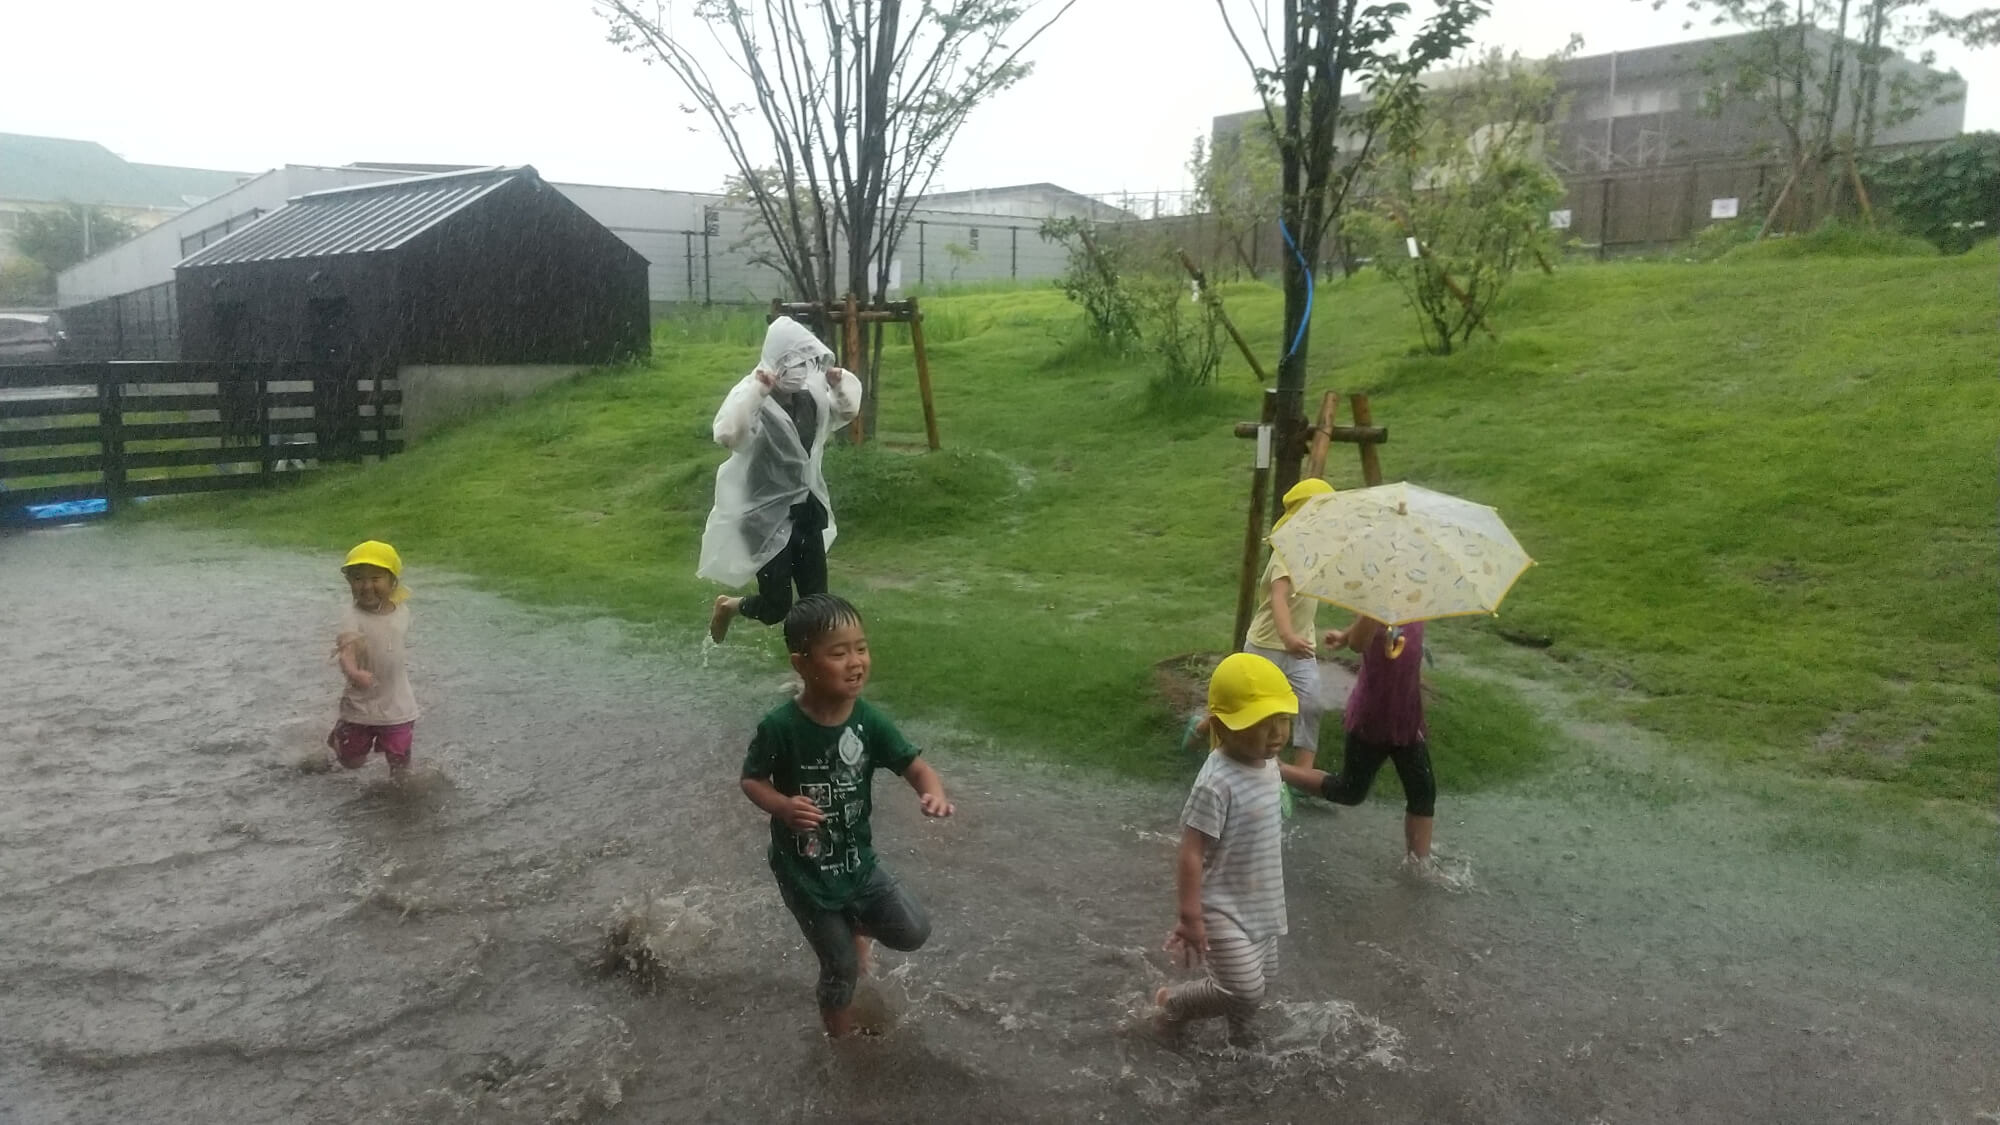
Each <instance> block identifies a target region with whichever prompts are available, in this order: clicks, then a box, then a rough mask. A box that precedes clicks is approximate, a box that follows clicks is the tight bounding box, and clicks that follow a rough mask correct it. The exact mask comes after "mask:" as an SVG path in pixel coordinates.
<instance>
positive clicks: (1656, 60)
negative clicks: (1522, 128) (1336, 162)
mask: <svg viewBox="0 0 2000 1125" xmlns="http://www.w3.org/2000/svg"><path fill="white" fill-rule="evenodd" d="M1756 34H1757V33H1747V34H1743V35H1729V36H1718V37H1715V38H1709V39H1700V40H1695V41H1692V42H1687V43H1674V44H1668V45H1665V46H1659V47H1647V48H1643V49H1641V50H1637V51H1615V52H1612V53H1609V54H1602V55H1589V56H1584V57H1580V58H1573V59H1568V60H1565V61H1563V62H1561V63H1559V64H1558V68H1557V82H1558V95H1559V98H1560V104H1561V106H1562V109H1561V111H1560V114H1559V116H1558V118H1557V119H1556V121H1554V122H1553V123H1552V124H1551V127H1550V128H1549V130H1548V135H1547V140H1546V144H1545V149H1544V151H1545V153H1546V155H1547V157H1548V160H1549V163H1550V166H1551V167H1552V168H1554V169H1555V171H1556V172H1557V173H1558V174H1560V175H1561V176H1562V177H1563V180H1564V183H1565V184H1566V186H1567V187H1568V189H1569V193H1568V199H1567V200H1566V201H1565V203H1564V204H1563V206H1562V208H1561V209H1560V210H1559V211H1558V212H1557V216H1556V217H1558V218H1559V219H1560V221H1561V222H1563V223H1566V224H1567V225H1568V226H1569V228H1570V229H1572V230H1574V231H1575V232H1576V233H1577V236H1578V237H1580V238H1582V239H1583V240H1584V241H1586V242H1601V243H1602V244H1605V245H1611V246H1619V245H1633V246H1638V245H1655V244H1658V243H1662V242H1673V241H1678V240H1680V239H1683V238H1686V237H1688V236H1689V235H1691V234H1692V233H1694V231H1695V230H1698V229H1699V228H1700V226H1702V225H1704V224H1706V223H1707V222H1708V221H1710V219H1711V215H1713V216H1714V217H1716V218H1723V217H1727V216H1728V215H1733V214H1735V213H1737V211H1738V209H1739V208H1740V209H1741V210H1742V211H1743V212H1745V213H1747V212H1748V211H1749V210H1750V209H1751V208H1752V207H1753V206H1754V205H1755V203H1756V201H1757V199H1758V198H1760V197H1762V196H1764V195H1766V194H1771V193H1775V192H1776V191H1777V190H1778V188H1779V186H1780V185H1781V184H1782V182H1783V181H1784V179H1785V178H1786V175H1787V169H1786V168H1785V167H1784V162H1785V159H1786V157H1785V155H1784V153H1785V145H1784V137H1783V134H1782V132H1781V131H1780V129H1779V128H1778V126H1777V124H1776V123H1775V122H1772V121H1770V120H1768V119H1767V116H1766V115H1765V113H1764V111H1763V109H1762V108H1761V107H1760V106H1757V105H1755V104H1753V103H1750V102H1748V101H1744V100H1735V101H1730V102H1726V103H1723V104H1722V105H1720V106H1719V107H1717V108H1716V109H1714V110H1711V108H1710V107H1709V101H1710V97H1709V91H1710V89H1711V88H1712V87H1713V86H1714V85H1715V83H1716V78H1715V77H1714V76H1713V75H1711V74H1710V73H1709V68H1710V66H1711V64H1712V62H1713V60H1716V59H1718V58H1721V57H1723V56H1725V55H1727V54H1728V53H1729V52H1730V51H1731V49H1732V48H1740V47H1741V46H1742V45H1743V44H1744V43H1745V42H1747V41H1749V40H1751V39H1753V38H1754V37H1755V35H1756ZM1806 34H1807V38H1808V41H1809V42H1810V43H1812V44H1813V45H1814V46H1815V47H1816V49H1818V50H1819V51H1821V52H1826V51H1829V50H1830V48H1831V47H1832V45H1833V44H1834V37H1833V36H1832V35H1830V34H1828V33H1826V32H1822V31H1817V30H1808V32H1807V33H1806ZM1852 65H1853V64H1852V62H1851V61H1850V67H1852ZM1882 72H1883V73H1882V81H1883V91H1884V93H1883V95H1882V102H1881V104H1882V106H1883V107H1884V108H1883V116H1884V117H1887V106H1888V100H1889V99H1888V93H1887V91H1888V90H1889V89H1890V87H1891V85H1892V84H1894V83H1897V82H1899V81H1900V82H1907V83H1910V84H1912V85H1935V87H1936V90H1935V92H1934V93H1933V94H1932V96H1931V97H1930V98H1929V99H1927V100H1926V101H1925V102H1924V104H1922V105H1921V106H1919V107H1917V111H1916V112H1915V113H1914V115H1912V116H1910V117H1909V119H1908V120H1903V121H1896V122H1893V123H1891V122H1889V121H1886V120H1885V121H1884V122H1883V123H1882V124H1881V125H1880V126H1879V127H1878V128H1877V129H1876V131H1875V138H1874V141H1875V146H1874V147H1875V149H1876V150H1882V149H1897V148H1908V147H1914V146H1923V145H1930V144H1937V143H1940V142H1943V141H1948V140H1950V139H1952V138H1953V137H1956V136H1958V135H1959V133H1960V132H1961V131H1963V129H1964V126H1965V92H1966V86H1965V83H1964V82H1963V81H1961V80H1959V79H1956V78H1953V77H1951V76H1949V75H1947V74H1944V73H1942V72H1939V71H1936V70H1933V69H1931V68H1930V67H1927V66H1924V65H1923V64H1921V63H1918V62H1914V61H1912V60H1910V59H1906V58H1903V57H1901V56H1894V55H1892V56H1891V57H1889V58H1888V59H1886V60H1885V61H1884V62H1883V64H1882ZM1468 73H1470V72H1469V71H1444V72H1439V73H1437V74H1432V75H1427V76H1426V78H1425V82H1426V85H1427V86H1428V87H1429V88H1430V89H1431V90H1432V91H1434V92H1439V91H1448V90H1449V89H1450V88H1451V86H1452V84H1453V83H1454V82H1455V81H1458V80H1461V79H1462V78H1463V77H1464V76H1465V75H1467V74H1468ZM1349 100H1350V102H1351V104H1352V107H1353V108H1355V109H1359V108H1360V107H1361V106H1362V105H1364V104H1365V102H1364V101H1363V100H1362V99H1360V98H1351V99H1349ZM1263 117H1264V111H1263V110H1261V109H1257V110H1251V111H1247V112H1243V113H1231V114H1225V115H1223V116H1219V117H1217V118H1215V120H1214V124H1213V131H1212V137H1211V145H1212V146H1213V148H1214V150H1215V151H1217V152H1219V153H1222V152H1227V151H1230V150H1232V149H1233V148H1234V146H1236V145H1238V144H1241V143H1243V142H1244V138H1245V136H1246V134H1245V130H1246V128H1247V127H1248V126H1249V125H1250V124H1251V123H1253V122H1258V121H1262V120H1263ZM1842 117H1843V120H1842V122H1841V125H1842V127H1845V125H1846V121H1845V117H1846V113H1845V112H1844V111H1843V114H1842ZM1343 147H1344V148H1349V149H1351V148H1352V147H1354V143H1353V141H1352V140H1350V141H1349V142H1348V143H1346V144H1344V145H1343Z"/></svg>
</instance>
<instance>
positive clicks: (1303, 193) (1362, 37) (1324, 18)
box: [1216, 0, 1487, 515]
mask: <svg viewBox="0 0 2000 1125" xmlns="http://www.w3.org/2000/svg"><path fill="white" fill-rule="evenodd" d="M1282 6H1283V10H1282V14H1281V17H1282V18H1281V21H1280V24H1279V26H1278V27H1276V28H1273V27H1272V26H1271V24H1270V21H1269V20H1268V19H1267V18H1266V16H1265V12H1266V11H1267V10H1268V9H1267V8H1266V7H1265V5H1264V4H1263V3H1262V2H1261V0H1216V7H1217V8H1218V9H1219V10H1220V11H1221V12H1222V19H1223V23H1224V25H1225V26H1226V27H1227V28H1228V30H1229V36H1230V38H1231V39H1232V40H1233V41H1234V42H1235V44H1236V47H1237V50H1238V51H1239V52H1240V53H1241V54H1242V56H1243V61H1244V62H1245V63H1246V64H1247V65H1248V66H1249V68H1250V74H1251V78H1252V79H1253V81H1254V82H1255V85H1256V88H1257V96H1258V99H1259V100H1260V101H1261V102H1262V103H1263V109H1264V121H1265V124H1266V126H1267V127H1268V128H1269V129H1270V132H1271V136H1272V137H1273V138H1274V139H1275V141H1276V143H1277V149H1278V168H1279V191H1280V197H1279V215H1280V222H1281V224H1282V229H1283V231H1284V233H1285V239H1286V242H1287V244H1288V248H1289V249H1290V250H1291V256H1289V257H1287V258H1286V259H1285V319H1284V330H1283V335H1282V336H1281V337H1280V340H1279V344H1280V347H1282V348H1283V349H1284V350H1283V351H1282V352H1281V353H1280V355H1281V358H1280V359H1279V361H1278V390H1277V394H1278V401H1277V433H1276V435H1275V437H1276V439H1277V440H1276V443H1275V445H1276V450H1277V457H1278V460H1277V468H1276V473H1275V479H1274V481H1273V482H1272V488H1271V495H1272V513H1273V515H1275V514H1276V513H1277V512H1278V511H1280V510H1281V508H1282V499H1281V498H1282V497H1283V496H1284V494H1285V492H1286V491H1287V490H1288V489H1290V488H1291V486H1292V485H1293V484H1296V483H1297V482H1298V477H1299V462H1300V461H1301V460H1302V459H1303V458H1304V457H1305V451H1306V436H1307V432H1308V431H1307V427H1306V419H1305V385H1306V356H1307V349H1308V345H1309V344H1310V343H1311V339H1310V337H1311V331H1312V324H1311V322H1310V319H1309V316H1308V313H1309V303H1310V301H1311V293H1312V267H1311V265H1310V264H1309V263H1312V262H1317V261H1318V260H1319V252H1320V245H1321V243H1322V242H1323V241H1324V240H1325V238H1326V234H1327V231H1328V230H1329V229H1331V228H1333V227H1334V225H1335V223H1336V221H1337V220H1338V219H1339V217H1340V213H1341V211H1342V209H1343V208H1344V207H1345V206H1346V203H1347V196H1348V192H1349V190H1350V189H1352V187H1353V186H1354V179H1355V177H1356V176H1357V175H1358V174H1359V172H1360V170H1361V168H1362V167H1363V166H1364V165H1365V164H1366V161H1367V155H1368V151H1369V149H1370V147H1371V146H1372V145H1373V144H1374V142H1375V135H1376V133H1377V131H1378V130H1379V129H1380V128H1381V126H1382V123H1383V122H1384V121H1386V120H1389V119H1390V118H1391V116H1393V115H1394V114H1396V113H1398V112H1401V111H1402V109H1403V107H1405V106H1407V105H1408V104H1409V103H1410V102H1412V101H1414V100H1416V99H1418V98H1420V97H1421V96H1422V92H1423V87H1422V83H1421V81H1420V78H1421V76H1422V74H1423V72H1424V71H1425V70H1427V69H1429V68H1430V67H1432V66H1435V65H1437V64H1439V63H1441V62H1443V61H1445V60H1446V59H1449V58H1450V57H1451V56H1452V55H1453V54H1455V53H1456V52H1458V51H1459V50H1460V49H1461V48H1463V47H1464V46H1465V45H1466V44H1467V43H1468V42H1470V38H1469V35H1468V32H1469V30H1470V28H1471V27H1472V25H1473V24H1474V23H1475V22H1477V21H1478V20H1479V19H1480V17H1482V16H1484V15H1485V14H1486V9H1487V5H1486V3H1484V2H1483V0H1432V6H1433V9H1434V10H1433V12H1432V14H1431V16H1430V18H1429V19H1428V20H1426V21H1424V22H1423V23H1422V24H1421V25H1420V26H1419V27H1417V28H1416V30H1415V32H1414V34H1412V35H1410V37H1409V39H1408V41H1407V42H1406V43H1402V44H1400V45H1398V43H1397V40H1398V38H1399V37H1400V36H1401V35H1402V34H1403V33H1404V32H1405V31H1406V25H1407V24H1408V22H1409V20H1410V5H1408V4H1403V3H1372V4H1369V5H1367V6H1366V7H1364V6H1363V5H1362V4H1361V0H1282ZM1232 7H1233V8H1235V9H1237V14H1236V15H1234V16H1232V15H1231V9H1232ZM1239 23H1241V24H1243V25H1244V26H1245V27H1248V26H1251V25H1253V24H1254V26H1255V29H1256V31H1257V35H1256V36H1255V37H1254V38H1252V39H1246V37H1245V35H1244V33H1243V30H1242V29H1241V28H1239V26H1238V25H1239ZM1274 32H1275V33H1276V38H1275V39H1274V38H1273V33H1274ZM1360 90H1365V91H1366V93H1367V98H1366V99H1365V100H1358V101H1356V102H1354V103H1350V102H1349V100H1348V98H1349V95H1350V94H1351V93H1355V92H1358V91H1360Z"/></svg>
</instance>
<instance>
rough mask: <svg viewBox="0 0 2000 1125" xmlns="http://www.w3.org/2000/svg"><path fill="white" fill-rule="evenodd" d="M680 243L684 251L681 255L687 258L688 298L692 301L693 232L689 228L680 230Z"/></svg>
mask: <svg viewBox="0 0 2000 1125" xmlns="http://www.w3.org/2000/svg"><path fill="white" fill-rule="evenodd" d="M681 243H682V247H681V249H682V250H683V251H684V254H683V256H684V257H685V258H686V259H687V274H688V300H690V301H692V300H694V232H693V231H691V230H684V231H682V232H681Z"/></svg>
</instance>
